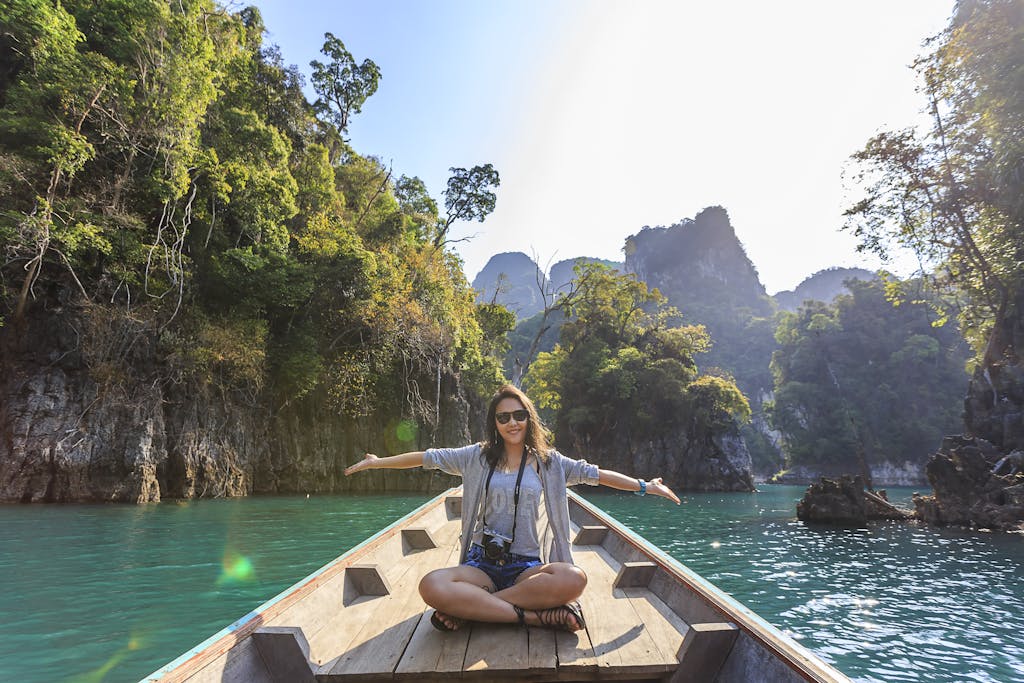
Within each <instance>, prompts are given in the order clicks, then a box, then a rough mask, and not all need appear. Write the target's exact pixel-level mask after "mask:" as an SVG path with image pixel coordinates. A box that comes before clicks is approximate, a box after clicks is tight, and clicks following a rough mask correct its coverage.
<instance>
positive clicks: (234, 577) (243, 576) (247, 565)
mask: <svg viewBox="0 0 1024 683" xmlns="http://www.w3.org/2000/svg"><path fill="white" fill-rule="evenodd" d="M254 578H256V572H255V571H254V570H253V566H252V560H250V559H249V558H248V557H246V556H245V555H240V554H238V553H236V552H235V551H233V550H227V551H225V552H224V559H223V560H222V561H221V571H220V577H218V579H217V585H218V586H223V585H225V584H228V583H241V582H243V581H252V580H253V579H254Z"/></svg>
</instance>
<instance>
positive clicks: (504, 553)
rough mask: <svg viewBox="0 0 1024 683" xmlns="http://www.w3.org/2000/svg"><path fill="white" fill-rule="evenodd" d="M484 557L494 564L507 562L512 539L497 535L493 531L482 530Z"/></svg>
mask: <svg viewBox="0 0 1024 683" xmlns="http://www.w3.org/2000/svg"><path fill="white" fill-rule="evenodd" d="M483 541H484V542H483V546H484V557H486V558H487V559H488V560H490V561H491V562H494V563H495V564H505V563H506V562H508V559H509V557H508V555H509V551H510V550H511V549H512V539H511V538H509V537H508V536H504V535H502V534H499V533H498V532H497V531H495V530H494V529H484V537H483Z"/></svg>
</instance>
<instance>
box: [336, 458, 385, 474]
mask: <svg viewBox="0 0 1024 683" xmlns="http://www.w3.org/2000/svg"><path fill="white" fill-rule="evenodd" d="M377 460H380V458H378V457H377V456H376V455H374V454H373V453H367V454H366V455H364V456H363V459H362V460H360V461H359V462H357V463H355V464H354V465H349V466H348V467H346V468H345V476H346V477H347V476H349V475H352V474H355V473H356V472H362V471H363V470H368V469H372V468H373V464H374V463H375V462H376V461H377Z"/></svg>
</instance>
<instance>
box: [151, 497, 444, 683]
mask: <svg viewBox="0 0 1024 683" xmlns="http://www.w3.org/2000/svg"><path fill="white" fill-rule="evenodd" d="M461 489H462V487H461V486H455V487H452V488H450V489H447V490H445V491H442V492H441V493H439V494H437V495H436V496H434V497H433V498H430V499H429V500H427V501H426V502H425V503H423V504H422V505H420V506H419V507H418V508H416V509H414V510H412V511H410V512H409V513H408V514H406V515H405V516H403V517H401V518H399V519H397V520H395V521H394V522H392V523H391V524H389V525H388V526H386V527H384V528H383V529H381V530H380V531H378V532H377V533H375V534H373V535H372V536H370V537H369V538H366V539H365V540H363V541H362V542H360V543H359V544H358V545H355V546H353V547H352V548H350V549H348V550H347V551H345V552H344V553H342V554H341V555H339V556H338V557H336V558H334V559H333V560H331V561H330V562H328V563H327V564H325V565H323V566H322V567H320V568H318V569H317V570H316V571H314V572H313V573H311V574H309V575H307V576H305V577H304V578H302V579H299V580H298V581H296V582H295V583H293V584H292V585H290V586H289V587H287V588H285V589H284V590H283V591H281V592H280V593H278V594H277V595H275V596H274V597H272V598H270V599H269V600H266V601H264V602H262V603H260V605H259V606H258V607H256V608H255V609H253V610H252V611H251V612H249V613H248V614H246V615H245V616H243V617H241V618H239V619H237V620H235V621H233V622H232V623H230V624H228V625H227V626H225V627H224V628H222V629H221V630H219V631H217V632H216V633H214V634H213V635H211V636H210V637H209V638H207V639H205V640H203V641H202V642H200V643H199V644H197V645H195V646H194V647H192V648H190V649H189V650H187V651H186V652H184V653H182V654H181V655H179V656H178V657H176V658H174V659H173V660H172V661H170V662H168V663H167V664H165V665H163V666H162V667H160V668H159V669H157V670H156V671H154V672H153V673H151V674H149V675H148V676H146V677H145V678H142V679H140V681H139V683H151V682H153V681H162V682H163V683H173V682H174V681H179V680H186V679H187V678H188V676H191V675H192V674H195V673H198V672H199V671H201V670H202V668H203V667H205V666H206V665H207V664H209V663H210V662H211V661H213V660H214V659H216V658H217V657H220V656H221V655H223V654H226V653H227V652H229V651H231V649H232V648H234V647H235V646H236V645H238V644H239V643H241V642H243V641H244V640H245V639H246V638H248V637H249V636H251V635H252V633H253V632H254V631H256V630H257V629H258V628H260V627H262V626H263V625H265V624H266V623H267V622H269V621H270V620H272V619H274V618H275V617H277V616H279V615H281V614H283V613H284V612H285V611H286V610H287V609H289V608H290V607H293V606H294V605H295V604H297V603H298V602H300V601H301V600H303V599H305V598H306V597H307V596H308V595H309V594H310V593H312V592H313V591H315V590H316V589H317V588H320V586H322V585H323V584H325V583H327V582H328V581H330V580H332V579H334V578H336V577H337V575H338V573H339V572H341V571H344V570H345V568H346V567H348V566H349V565H350V564H352V563H353V561H355V560H358V559H359V558H361V557H362V556H364V555H367V554H369V553H371V552H373V551H374V550H376V549H377V548H378V547H379V546H381V545H383V544H384V543H385V542H386V541H388V540H390V539H391V537H392V536H394V535H395V534H396V533H398V532H399V531H400V530H401V529H402V528H403V527H406V526H408V525H409V524H411V523H412V522H414V521H416V520H417V519H419V518H421V517H424V516H425V515H427V514H428V513H430V512H433V511H434V509H435V508H437V507H438V506H439V505H444V504H445V500H446V499H447V498H448V497H450V496H453V495H458V494H459V492H460V491H461Z"/></svg>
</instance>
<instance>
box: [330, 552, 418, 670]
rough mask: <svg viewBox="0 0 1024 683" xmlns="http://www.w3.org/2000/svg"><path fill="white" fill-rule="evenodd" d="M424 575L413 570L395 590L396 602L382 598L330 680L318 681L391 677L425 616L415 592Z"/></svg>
mask: <svg viewBox="0 0 1024 683" xmlns="http://www.w3.org/2000/svg"><path fill="white" fill-rule="evenodd" d="M423 573H424V572H422V571H417V570H416V569H410V570H409V571H407V572H406V573H405V574H404V575H403V576H402V579H401V581H400V582H399V584H398V585H397V586H396V587H395V595H394V598H393V599H389V598H391V596H388V597H386V598H380V600H379V602H378V604H377V605H376V609H374V610H373V613H372V614H371V615H370V618H369V619H367V620H366V622H365V623H364V624H363V628H361V629H360V630H359V632H358V633H357V634H356V635H355V637H354V638H353V639H352V641H351V643H350V644H349V647H348V648H346V649H345V652H344V654H342V655H341V656H339V657H337V658H336V659H335V660H334V662H333V665H332V666H331V668H330V671H329V675H328V677H326V678H325V677H323V676H318V680H339V679H342V678H346V677H353V676H354V677H359V678H362V679H366V678H371V677H378V676H379V677H386V678H390V677H391V673H392V672H393V671H394V669H395V665H396V664H397V663H398V660H399V658H400V657H401V655H402V653H403V652H405V647H406V644H407V643H408V641H409V638H410V637H411V636H412V634H413V631H415V630H416V625H417V624H418V623H419V621H420V617H422V616H423V600H422V599H421V598H420V595H419V591H417V590H416V584H418V583H419V580H420V577H422V576H423Z"/></svg>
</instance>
